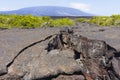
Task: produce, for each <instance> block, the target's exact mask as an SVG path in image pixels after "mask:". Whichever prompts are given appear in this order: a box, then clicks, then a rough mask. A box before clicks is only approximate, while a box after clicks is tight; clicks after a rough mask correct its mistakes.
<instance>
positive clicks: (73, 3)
mask: <svg viewBox="0 0 120 80" xmlns="http://www.w3.org/2000/svg"><path fill="white" fill-rule="evenodd" d="M33 6H64V7H72V8H76V9H79V10H82V11H84V12H88V13H92V14H96V15H112V14H120V0H24V1H21V0H0V11H5V10H15V9H20V8H24V7H33Z"/></svg>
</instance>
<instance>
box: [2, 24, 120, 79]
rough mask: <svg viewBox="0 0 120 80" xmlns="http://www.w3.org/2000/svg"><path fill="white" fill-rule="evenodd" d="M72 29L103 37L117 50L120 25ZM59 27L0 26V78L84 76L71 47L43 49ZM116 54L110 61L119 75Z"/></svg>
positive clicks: (82, 25) (84, 25)
mask: <svg viewBox="0 0 120 80" xmlns="http://www.w3.org/2000/svg"><path fill="white" fill-rule="evenodd" d="M72 29H73V31H74V32H75V33H74V34H80V35H83V36H86V37H88V38H90V39H98V40H104V41H106V43H107V44H109V45H111V46H113V47H114V48H115V49H117V50H120V44H119V43H120V37H119V36H120V34H119V33H120V28H103V27H95V26H91V25H89V24H81V25H79V27H73V28H72ZM59 30H60V29H59V28H46V29H29V30H27V29H12V30H1V31H0V80H33V79H40V80H52V79H53V80H85V77H84V76H83V75H82V74H81V68H80V64H78V62H77V61H76V60H75V54H74V52H73V51H72V50H70V49H66V50H62V51H60V50H59V49H55V50H51V51H50V52H48V51H47V50H46V47H47V46H48V43H49V41H50V39H52V37H51V36H50V35H53V34H58V33H59ZM48 36H49V37H48ZM45 38H47V39H45ZM119 57H120V55H119V54H118V53H117V58H116V57H115V58H113V59H112V61H111V63H112V64H114V65H116V66H113V71H114V72H115V74H117V76H118V77H120V73H119V72H118V71H119V70H120V67H119V65H120V60H119ZM93 64H94V63H93ZM94 65H95V64H94ZM111 75H113V74H111ZM114 80H119V79H114Z"/></svg>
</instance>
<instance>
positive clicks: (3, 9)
mask: <svg viewBox="0 0 120 80" xmlns="http://www.w3.org/2000/svg"><path fill="white" fill-rule="evenodd" d="M9 10H14V9H10V8H0V11H9Z"/></svg>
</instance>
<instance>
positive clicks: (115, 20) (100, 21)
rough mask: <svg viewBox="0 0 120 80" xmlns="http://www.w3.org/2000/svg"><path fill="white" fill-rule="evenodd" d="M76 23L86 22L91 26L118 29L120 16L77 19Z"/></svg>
mask: <svg viewBox="0 0 120 80" xmlns="http://www.w3.org/2000/svg"><path fill="white" fill-rule="evenodd" d="M77 21H78V22H88V23H92V24H97V25H99V26H116V27H120V15H112V16H95V17H92V18H89V19H86V18H78V19H77Z"/></svg>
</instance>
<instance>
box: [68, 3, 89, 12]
mask: <svg viewBox="0 0 120 80" xmlns="http://www.w3.org/2000/svg"><path fill="white" fill-rule="evenodd" d="M70 7H72V8H76V9H79V10H83V11H90V5H88V4H85V3H75V2H73V3H70Z"/></svg>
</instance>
